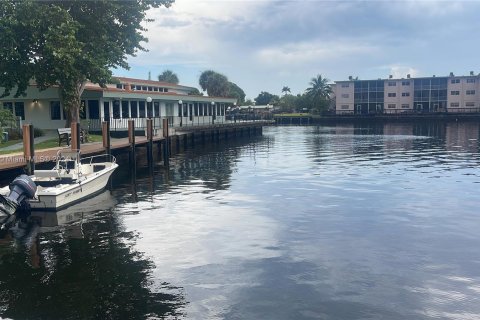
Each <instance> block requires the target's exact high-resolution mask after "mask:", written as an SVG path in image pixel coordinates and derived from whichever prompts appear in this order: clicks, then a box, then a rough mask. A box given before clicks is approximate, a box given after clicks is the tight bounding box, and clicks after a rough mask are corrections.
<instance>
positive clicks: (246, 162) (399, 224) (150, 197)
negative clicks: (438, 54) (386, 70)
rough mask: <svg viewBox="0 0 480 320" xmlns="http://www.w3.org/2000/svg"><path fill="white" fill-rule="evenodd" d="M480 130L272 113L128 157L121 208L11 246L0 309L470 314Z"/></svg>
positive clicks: (474, 309)
mask: <svg viewBox="0 0 480 320" xmlns="http://www.w3.org/2000/svg"><path fill="white" fill-rule="evenodd" d="M478 137H479V125H478V123H475V122H428V123H376V124H339V125H336V126H324V127H323V126H319V127H272V128H266V129H265V130H264V136H263V137H258V138H254V139H251V140H236V141H235V142H230V143H229V144H226V143H221V142H220V143H218V144H212V145H203V146H199V147H197V148H195V149H190V150H187V151H186V152H185V153H183V154H180V155H177V156H175V157H173V158H172V159H171V163H170V166H169V167H168V168H163V167H157V168H155V170H152V168H148V167H140V168H139V169H138V171H137V172H136V173H134V174H135V175H136V176H134V175H132V174H129V170H128V169H129V168H128V167H123V168H121V170H118V172H119V174H117V175H116V176H114V183H113V186H114V188H113V190H112V194H111V195H112V198H111V199H112V200H113V201H114V205H113V207H109V206H107V207H105V208H101V209H100V208H99V209H98V210H95V212H93V213H92V214H89V215H85V214H83V215H81V216H80V215H78V216H77V215H76V214H73V215H72V216H71V217H72V218H74V217H78V218H81V219H80V220H79V221H80V222H68V223H66V224H65V225H64V226H57V227H55V228H53V229H50V230H49V231H48V232H45V230H46V229H41V228H38V229H34V230H31V231H30V232H28V233H26V234H25V235H24V236H20V237H18V238H17V240H14V241H13V240H10V241H7V242H4V243H3V244H1V245H0V254H1V255H2V263H1V264H0V272H1V275H0V290H1V291H0V292H2V293H0V297H1V300H0V301H1V307H2V308H3V309H1V310H3V311H1V314H2V316H4V317H11V318H29V319H30V318H35V317H37V318H57V317H62V318H112V319H114V318H148V317H151V318H155V317H158V318H162V317H165V318H169V317H170V318H188V319H254V318H255V319H256V318H258V319H432V318H439V319H475V318H476V317H477V315H478V314H480V307H479V306H478V304H477V303H476V302H477V300H478V299H480V289H479V288H480V272H479V271H478V270H480V269H479V268H478V261H480V255H479V253H478V247H479V246H480V238H479V237H478V227H479V226H480V216H479V215H478V192H477V189H478V188H477V186H478V184H479V183H480V172H479V170H478V166H479V164H480V155H479V150H478ZM101 202H102V203H107V202H108V201H107V199H104V200H102V201H101ZM92 207H93V205H92ZM67 217H69V216H68V215H67ZM64 220H70V218H65V219H64ZM45 221H46V220H45ZM57 221H61V219H59V218H58V217H57ZM77 226H81V228H79V229H76V230H80V231H81V232H78V231H77V232H71V231H69V230H68V228H72V227H73V228H74V229H75V228H76V227H77ZM42 228H44V226H42ZM32 301H33V303H32ZM37 301H38V302H37ZM26 303H30V305H27V307H25V306H24V305H25V304H26ZM58 305H60V307H58ZM69 308H72V309H73V310H75V311H71V310H70V311H68V310H67V309H69ZM77 310H78V311H77ZM62 312H63V313H64V314H62V315H61V313H62Z"/></svg>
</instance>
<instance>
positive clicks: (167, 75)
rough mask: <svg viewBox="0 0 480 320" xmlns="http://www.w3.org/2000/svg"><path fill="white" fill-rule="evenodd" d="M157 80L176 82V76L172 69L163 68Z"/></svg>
mask: <svg viewBox="0 0 480 320" xmlns="http://www.w3.org/2000/svg"><path fill="white" fill-rule="evenodd" d="M158 81H163V82H168V83H173V84H178V82H179V81H178V76H177V74H176V73H174V72H173V71H172V70H165V71H163V72H162V73H161V74H159V75H158Z"/></svg>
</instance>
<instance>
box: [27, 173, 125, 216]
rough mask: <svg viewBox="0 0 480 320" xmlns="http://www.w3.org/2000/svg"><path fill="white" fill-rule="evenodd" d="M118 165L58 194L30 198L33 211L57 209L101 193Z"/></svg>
mask: <svg viewBox="0 0 480 320" xmlns="http://www.w3.org/2000/svg"><path fill="white" fill-rule="evenodd" d="M116 168H117V165H116V164H115V165H113V166H111V167H109V168H106V169H104V170H102V171H99V172H97V173H95V174H93V175H92V176H90V177H88V178H87V179H85V180H82V181H79V182H77V183H73V184H72V185H71V186H68V187H67V188H65V189H64V190H62V191H61V192H59V193H58V194H54V193H52V194H46V193H44V194H42V193H39V194H37V199H32V200H30V201H29V202H30V207H31V210H32V211H38V210H42V211H45V210H47V211H57V210H61V209H63V208H66V207H68V206H71V205H74V204H76V203H78V202H80V201H83V200H85V199H88V198H90V197H93V196H95V195H97V194H99V193H101V192H102V191H103V190H104V189H105V187H106V185H107V183H108V181H109V179H110V176H111V175H112V173H113V171H114V170H115V169H116Z"/></svg>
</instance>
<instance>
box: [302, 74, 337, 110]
mask: <svg viewBox="0 0 480 320" xmlns="http://www.w3.org/2000/svg"><path fill="white" fill-rule="evenodd" d="M329 81H330V80H328V79H327V78H323V77H322V75H321V74H319V75H317V76H316V77H314V78H312V80H311V81H310V87H309V88H307V90H306V93H307V96H308V97H309V98H310V99H311V102H312V106H313V109H314V110H315V111H316V112H320V111H321V110H323V109H325V108H327V107H328V101H329V100H330V95H331V93H332V87H331V86H330V85H329V84H328V82H329Z"/></svg>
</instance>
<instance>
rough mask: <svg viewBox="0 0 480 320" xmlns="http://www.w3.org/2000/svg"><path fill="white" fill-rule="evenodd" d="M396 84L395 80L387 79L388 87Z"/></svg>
mask: <svg viewBox="0 0 480 320" xmlns="http://www.w3.org/2000/svg"><path fill="white" fill-rule="evenodd" d="M396 85H397V83H396V82H395V81H389V82H388V86H389V87H395V86H396Z"/></svg>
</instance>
